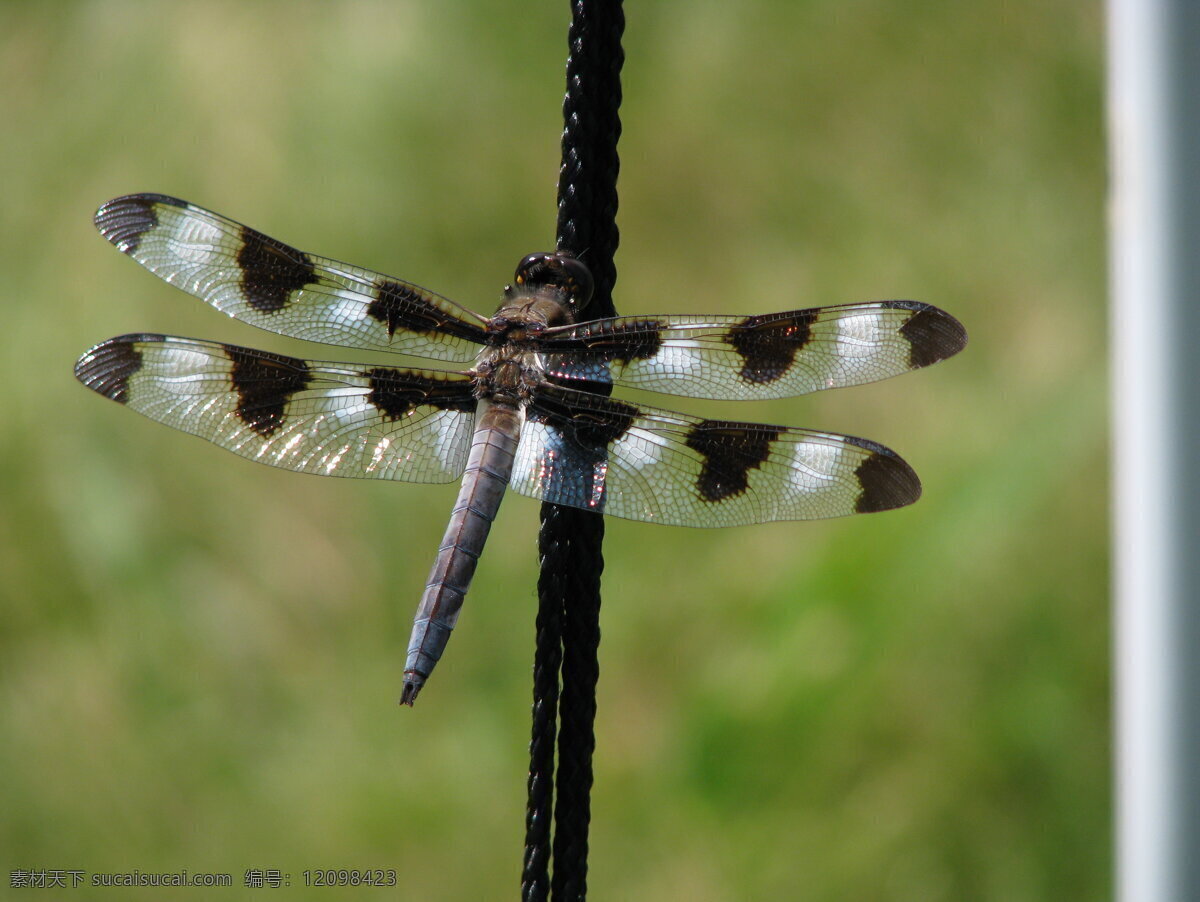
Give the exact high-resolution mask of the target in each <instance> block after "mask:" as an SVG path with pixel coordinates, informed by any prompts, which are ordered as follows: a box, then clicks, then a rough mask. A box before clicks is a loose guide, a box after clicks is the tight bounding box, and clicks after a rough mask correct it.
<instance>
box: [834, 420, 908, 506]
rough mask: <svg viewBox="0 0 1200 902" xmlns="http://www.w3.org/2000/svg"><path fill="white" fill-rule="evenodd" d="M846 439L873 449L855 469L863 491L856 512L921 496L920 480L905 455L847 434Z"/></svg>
mask: <svg viewBox="0 0 1200 902" xmlns="http://www.w3.org/2000/svg"><path fill="white" fill-rule="evenodd" d="M847 440H848V441H849V442H850V443H851V444H853V445H857V446H858V447H860V448H865V449H867V450H869V451H870V452H871V453H870V454H869V455H868V456H867V457H866V458H865V459H864V460H863V462H862V463H860V464H859V465H858V467H857V468H856V469H855V470H854V475H855V476H856V477H857V478H858V483H859V485H860V486H862V492H861V493H860V494H859V496H858V500H857V501H856V502H855V504H854V512H855V513H858V514H872V513H876V512H878V511H888V510H892V509H893V508H897V507H904V506H905V505H906V504H912V503H913V502H914V501H916V500H917V499H918V498H920V497H921V480H920V479H918V478H917V474H916V473H915V472H914V471H913V468H912V467H910V466H909V465H908V464H907V463H905V461H904V460H903V458H901V457H900V456H899V455H897V454H896V453H895V452H894V451H891V450H889V449H887V448H885V447H883V445H877V444H875V442H871V441H868V440H867V439H856V438H850V437H849V436H847Z"/></svg>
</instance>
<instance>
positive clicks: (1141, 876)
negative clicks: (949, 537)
mask: <svg viewBox="0 0 1200 902" xmlns="http://www.w3.org/2000/svg"><path fill="white" fill-rule="evenodd" d="M1108 13H1109V17H1108V49H1109V67H1110V68H1109V83H1108V87H1109V125H1110V150H1111V159H1112V174H1113V201H1112V208H1111V211H1110V215H1111V221H1112V232H1111V255H1112V257H1111V259H1112V263H1111V278H1112V295H1113V307H1112V311H1113V312H1112V344H1113V355H1112V385H1113V431H1114V446H1113V450H1114V469H1115V479H1114V490H1115V505H1114V524H1113V541H1114V549H1113V550H1114V561H1115V592H1116V619H1115V634H1116V635H1115V647H1116V661H1115V663H1116V734H1117V735H1116V739H1117V742H1116V761H1117V774H1116V802H1117V804H1116V815H1117V828H1116V840H1117V889H1118V899H1120V900H1121V902H1191V900H1200V2H1190V0H1109V2H1108Z"/></svg>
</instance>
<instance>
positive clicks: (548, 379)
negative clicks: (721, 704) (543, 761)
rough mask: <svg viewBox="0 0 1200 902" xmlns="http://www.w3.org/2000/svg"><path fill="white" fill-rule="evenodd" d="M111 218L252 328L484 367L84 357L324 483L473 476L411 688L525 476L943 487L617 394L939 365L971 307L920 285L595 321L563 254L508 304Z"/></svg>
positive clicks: (844, 378) (713, 515)
mask: <svg viewBox="0 0 1200 902" xmlns="http://www.w3.org/2000/svg"><path fill="white" fill-rule="evenodd" d="M95 224H96V227H97V228H98V230H99V231H100V234H101V235H102V236H104V238H106V239H107V240H108V241H109V242H111V243H112V244H113V245H114V246H115V247H116V248H117V250H119V251H121V252H122V253H124V254H126V255H127V256H129V257H132V258H133V259H134V260H136V261H137V262H138V263H140V264H141V265H142V266H143V267H145V268H146V269H148V270H149V271H150V272H152V273H154V275H156V276H158V277H159V278H160V279H163V280H164V281H166V282H168V283H170V284H171V285H174V286H175V287H176V288H180V289H182V290H183V291H186V292H187V293H188V294H191V295H194V296H195V297H198V298H200V299H201V300H203V301H206V302H208V303H209V304H211V305H212V306H213V307H215V308H216V309H217V310H220V311H222V312H223V313H226V314H228V315H229V316H231V317H233V318H235V319H237V320H240V321H242V322H245V323H249V324H250V325H253V326H257V327H260V328H262V329H266V330H268V331H271V332H275V333H277V334H280V335H285V336H291V337H293V338H299V339H304V340H308V341H313V342H321V343H324V344H329V345H340V346H344V347H351V348H358V349H365V350H368V351H373V352H386V353H389V354H402V355H409V356H416V357H421V358H426V359H429V360H435V361H443V362H447V363H450V364H459V365H466V366H465V367H464V368H459V369H410V368H404V367H397V366H384V365H378V366H365V365H360V364H353V363H337V362H327V361H319V360H305V359H300V358H297V357H290V356H285V355H283V354H276V353H270V352H267V351H260V350H256V349H254V348H248V347H241V346H237V345H232V344H224V343H219V342H214V341H203V340H198V339H193V338H181V337H176V336H172V335H161V334H149V333H140V334H131V335H120V336H117V337H115V338H110V339H108V340H107V341H103V342H101V343H100V344H98V345H96V346H95V347H93V348H91V349H90V350H89V351H87V352H86V353H85V354H84V355H83V356H82V357H80V359H79V361H78V362H77V363H76V366H75V375H76V377H77V378H78V379H79V380H80V381H81V382H82V383H83V384H84V385H85V386H87V387H88V388H90V389H92V390H94V391H96V392H98V393H99V394H101V395H104V396H105V397H107V398H110V399H112V400H113V401H116V402H117V403H119V404H122V405H124V406H126V407H129V408H131V409H133V410H135V411H137V412H138V413H141V414H143V415H145V416H147V417H149V418H151V419H153V420H157V421H158V422H161V423H165V424H167V425H168V426H173V427H174V428H176V429H180V430H182V431H184V432H189V433H192V434H193V435H197V436H200V437H201V438H204V439H207V440H208V441H210V442H212V443H214V444H216V445H219V446H220V447H222V448H225V449H227V450H229V451H232V452H234V453H235V454H239V455H241V456H242V457H245V458H249V459H250V460H254V461H258V462H260V463H265V464H270V465H272V466H276V467H282V468H284V469H287V470H294V471H296V472H300V473H314V474H320V475H324V476H351V477H362V478H368V479H387V480H402V481H407V482H417V483H446V482H453V481H455V480H459V479H461V488H460V489H459V492H458V498H457V500H456V502H455V505H454V508H453V509H452V511H451V514H450V519H449V525H448V526H447V528H446V532H445V536H444V538H443V540H442V543H441V546H440V547H439V549H438V551H437V555H436V558H435V561H434V564H433V569H432V571H431V573H430V576H429V580H428V583H427V585H426V588H425V590H424V593H423V594H422V596H421V600H420V603H419V605H418V607H417V613H416V617H415V618H414V624H413V630H412V635H411V638H410V642H409V646H408V653H407V658H406V661H405V669H404V678H403V679H404V682H403V689H402V693H401V698H400V701H401V703H402V704H406V705H411V704H412V703H413V702H414V701H415V700H416V698H417V695H418V693H419V692H420V691H421V688H422V687H423V686H424V685H425V682H426V680H427V679H428V678H429V675H430V674H431V673H432V671H433V669H434V665H435V664H436V663H437V662H438V660H439V659H440V658H441V656H442V653H443V651H444V649H445V647H446V643H447V641H448V640H449V638H450V635H451V631H452V630H453V629H454V626H455V623H456V622H457V620H458V616H459V612H460V610H461V608H462V606H463V601H464V599H465V597H466V594H467V590H468V587H469V586H470V584H471V580H472V577H473V575H474V573H475V569H476V563H477V562H478V559H479V556H480V554H481V553H482V550H483V546H484V542H485V540H486V538H487V535H488V531H489V529H490V527H491V524H492V522H493V520H494V519H495V516H496V513H497V510H498V508H499V505H500V501H501V498H502V496H503V495H504V492H505V490H506V489H512V490H513V491H515V492H518V493H520V494H522V495H527V496H529V497H532V498H536V499H540V500H541V501H545V502H550V503H552V504H557V505H565V506H568V507H573V508H580V509H582V510H586V511H593V512H596V513H601V514H608V515H611V516H615V517H623V518H627V519H630V520H640V521H645V522H650V523H663V524H668V525H674V526H693V527H724V526H736V525H744V524H751V523H765V522H768V521H778V520H809V519H819V518H825V517H838V516H843V515H847V514H860V513H871V512H876V511H885V510H890V509H893V508H898V507H902V506H904V505H907V504H911V503H912V502H914V501H916V500H917V498H918V497H919V496H920V494H921V483H920V481H919V479H918V478H917V475H916V473H915V472H913V470H912V468H911V467H910V466H909V465H908V464H907V463H906V462H905V461H904V460H903V459H902V458H901V457H900V456H898V455H897V454H896V453H895V452H894V451H892V450H891V449H889V448H887V447H884V446H883V445H881V444H879V443H877V442H874V441H870V440H868V439H864V438H856V437H854V436H850V435H840V434H836V433H831V432H820V431H816V430H811V429H800V428H790V427H787V426H770V425H765V424H759V423H748V422H735V421H729V420H718V419H704V418H700V417H695V416H688V415H685V414H682V413H673V412H670V411H666V410H659V409H656V408H654V407H649V406H645V405H643V404H640V403H632V402H630V401H625V400H620V399H619V398H616V397H613V396H612V392H613V389H614V387H615V386H627V387H633V388H637V389H646V390H649V391H652V392H660V393H666V394H674V395H683V396H686V397H693V398H704V399H715V400H722V399H726V400H728V399H732V400H740V401H752V400H765V399H773V398H782V397H790V396H795V395H802V394H805V393H808V392H814V391H819V390H824V389H830V388H841V387H844V386H851V385H859V384H862V383H867V382H873V381H876V380H879V379H885V378H888V377H890V376H895V375H899V374H902V373H906V372H908V371H910V370H914V369H919V368H922V367H925V366H929V365H930V364H933V363H936V362H938V361H940V360H944V359H945V358H947V357H950V356H952V355H954V354H956V353H958V352H959V351H960V350H962V348H963V347H964V346H965V344H966V341H967V334H966V331H965V329H964V328H963V326H962V324H961V323H960V322H959V321H958V320H957V319H955V318H954V317H953V316H951V315H950V314H948V313H946V312H945V311H943V310H940V309H939V308H937V307H934V306H931V305H929V304H925V303H920V302H917V301H909V300H888V301H872V302H868V303H855V304H845V305H840V306H828V307H813V308H809V309H802V310H791V311H787V312H783V313H769V314H765V315H755V316H737V315H716V316H704V315H694V314H684V315H678V316H665V315H636V316H617V317H606V318H603V319H587V318H586V317H585V316H584V315H583V314H584V311H585V310H586V307H587V304H588V301H589V299H590V298H591V295H592V292H593V280H592V276H591V274H590V272H589V270H588V267H587V265H586V264H585V263H584V262H583V260H581V259H580V258H579V257H578V256H576V255H574V254H572V253H569V252H568V251H565V250H559V251H556V252H552V253H535V254H530V255H528V256H526V257H525V258H524V259H522V260H521V261H520V263H519V265H518V266H517V269H516V274H515V276H514V278H513V281H512V283H511V284H510V285H508V286H506V287H505V288H504V291H503V295H502V298H501V300H500V305H499V307H498V309H497V310H496V312H495V313H494V314H492V315H491V316H490V317H487V316H482V315H480V314H478V313H475V312H473V311H471V310H469V309H467V308H466V307H462V306H460V305H459V304H457V303H455V302H454V301H451V300H449V299H448V298H445V297H443V296H441V295H438V294H435V293H433V292H431V291H428V290H426V289H424V288H421V287H420V286H418V285H415V284H413V283H411V282H405V281H401V280H399V279H395V278H392V277H391V276H386V275H382V274H380V273H377V272H372V271H370V270H367V269H363V268H361V267H358V266H353V265H350V264H347V263H341V262H338V261H337V260H332V259H328V258H325V257H319V256H316V255H314V254H310V253H306V252H304V251H300V250H297V249H296V248H294V247H292V246H290V245H287V244H284V243H283V242H281V241H278V240H276V239H274V238H270V237H268V236H266V235H264V234H263V233H262V232H259V231H256V230H255V229H252V228H250V227H248V226H245V225H242V224H240V223H238V222H235V221H234V220H232V219H228V218H226V217H224V216H221V215H219V214H217V213H214V212H212V211H210V210H206V209H204V208H202V207H199V206H196V205H194V204H191V203H188V202H187V201H183V200H179V199H177V198H174V197H168V196H165V195H160V194H132V195H128V196H125V197H118V198H116V199H114V200H110V201H108V202H107V203H105V204H103V205H102V206H101V207H100V209H99V210H98V212H97V213H96V216H95Z"/></svg>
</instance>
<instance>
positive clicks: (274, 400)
mask: <svg viewBox="0 0 1200 902" xmlns="http://www.w3.org/2000/svg"><path fill="white" fill-rule="evenodd" d="M224 348H225V353H226V355H228V357H229V359H230V361H232V363H233V367H232V369H231V370H230V372H229V381H230V383H231V384H232V385H233V389H234V391H236V392H237V396H238V405H237V408H236V411H235V412H236V413H237V415H238V418H239V419H241V421H242V422H244V423H245V424H246V425H247V426H249V427H250V428H251V429H253V430H254V431H255V432H257V433H258V434H259V435H261V436H262V437H263V438H270V437H271V436H272V435H273V434H274V433H275V431H276V430H277V429H279V427H280V426H281V425H283V416H284V410H285V409H286V407H287V404H288V402H289V401H290V400H291V397H292V395H294V394H295V393H296V392H298V391H303V390H304V389H305V388H307V387H308V378H309V371H308V364H307V363H305V362H304V361H303V360H300V359H299V358H297V357H285V356H284V355H282V354H268V353H266V352H265V351H250V350H249V349H247V348H239V347H235V346H233V345H224Z"/></svg>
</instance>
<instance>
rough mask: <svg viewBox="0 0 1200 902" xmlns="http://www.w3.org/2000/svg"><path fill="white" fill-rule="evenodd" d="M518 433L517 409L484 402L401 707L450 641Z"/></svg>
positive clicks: (421, 610)
mask: <svg viewBox="0 0 1200 902" xmlns="http://www.w3.org/2000/svg"><path fill="white" fill-rule="evenodd" d="M520 429H521V416H520V413H519V412H518V411H517V409H516V408H514V407H511V406H509V405H507V404H489V403H488V402H486V401H480V403H479V413H478V417H477V419H476V425H475V436H474V439H473V440H472V442H471V453H470V456H469V457H468V459H467V467H466V470H465V471H464V472H463V481H462V487H461V488H460V489H459V491H458V500H457V501H456V502H455V505H454V510H453V511H452V512H451V514H450V523H449V524H448V525H447V527H446V534H445V536H443V538H442V544H441V546H440V547H439V548H438V554H437V559H436V560H435V561H434V562H433V569H432V570H431V571H430V573H429V582H428V584H427V585H426V587H425V593H424V594H423V595H422V596H421V603H420V605H419V606H418V607H417V615H416V618H415V619H414V621H413V631H412V636H411V637H410V639H409V643H408V659H407V661H406V662H405V665H404V690H403V692H402V694H401V696H400V703H401V704H404V705H411V704H412V703H413V701H415V700H416V697H417V694H418V693H419V692H420V691H421V687H422V686H424V685H425V680H426V679H427V678H428V677H429V674H430V673H431V672H432V671H433V668H434V666H435V665H436V664H437V662H438V659H439V658H440V657H441V656H442V652H443V651H444V650H445V648H446V643H447V642H448V641H449V640H450V632H451V631H452V630H453V629H454V624H455V622H456V621H457V620H458V613H459V611H460V610H461V609H462V605H463V600H464V599H465V598H466V595H467V589H469V588H470V586H471V577H473V576H474V575H475V565H476V564H477V563H478V561H479V555H480V554H482V553H483V545H484V542H486V541H487V536H488V531H489V530H490V529H491V526H492V521H493V520H495V519H496V512H497V511H498V510H499V508H500V501H501V499H502V498H503V497H504V490H505V489H506V488H507V487H508V480H509V476H510V474H511V473H512V468H513V458H514V455H515V454H516V450H517V442H518V440H519V438H520Z"/></svg>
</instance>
